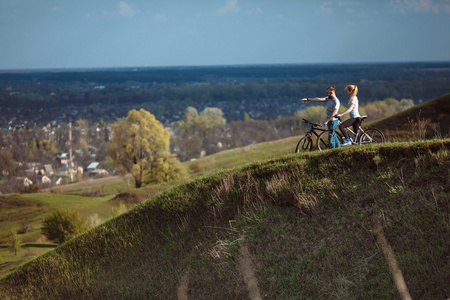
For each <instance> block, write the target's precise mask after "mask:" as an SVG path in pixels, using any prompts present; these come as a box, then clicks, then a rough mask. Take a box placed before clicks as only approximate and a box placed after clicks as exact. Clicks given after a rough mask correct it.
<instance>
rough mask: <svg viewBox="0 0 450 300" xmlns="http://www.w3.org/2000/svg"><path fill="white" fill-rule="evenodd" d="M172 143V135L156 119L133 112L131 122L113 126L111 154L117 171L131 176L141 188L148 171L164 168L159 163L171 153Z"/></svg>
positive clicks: (145, 114)
mask: <svg viewBox="0 0 450 300" xmlns="http://www.w3.org/2000/svg"><path fill="white" fill-rule="evenodd" d="M169 140H170V136H169V132H168V131H167V130H166V129H165V128H164V127H163V126H162V124H161V123H160V122H159V121H158V120H156V119H155V116H154V115H152V114H151V113H149V112H148V111H146V110H144V109H141V110H140V111H137V110H130V111H129V112H128V117H127V118H122V119H120V120H118V121H117V122H116V123H114V125H113V136H112V140H111V146H110V149H109V152H110V156H111V158H112V160H113V163H114V166H115V167H116V168H117V170H118V171H119V172H121V173H124V174H125V173H130V174H131V175H132V176H133V177H134V180H135V186H136V188H139V187H141V185H142V182H143V176H144V171H145V170H146V169H147V168H150V169H154V168H157V167H159V166H161V164H160V163H158V162H157V161H158V159H160V157H161V156H162V157H164V156H165V155H166V154H165V153H167V152H168V151H169ZM155 161H156V163H155Z"/></svg>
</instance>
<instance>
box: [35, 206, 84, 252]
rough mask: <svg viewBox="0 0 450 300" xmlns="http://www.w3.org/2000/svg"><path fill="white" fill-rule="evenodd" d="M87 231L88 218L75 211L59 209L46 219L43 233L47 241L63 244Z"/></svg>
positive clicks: (42, 229)
mask: <svg viewBox="0 0 450 300" xmlns="http://www.w3.org/2000/svg"><path fill="white" fill-rule="evenodd" d="M87 229H88V225H87V220H86V217H84V216H83V215H81V214H79V213H77V212H74V211H69V210H67V209H58V210H57V211H55V212H53V213H52V214H50V215H49V216H48V217H47V218H45V220H44V223H43V227H42V228H41V231H42V234H43V235H44V236H45V237H46V238H47V239H49V240H51V241H54V242H56V243H59V244H62V243H64V242H66V241H68V240H70V239H71V238H73V237H75V236H77V235H78V234H80V233H82V232H84V231H85V230H87Z"/></svg>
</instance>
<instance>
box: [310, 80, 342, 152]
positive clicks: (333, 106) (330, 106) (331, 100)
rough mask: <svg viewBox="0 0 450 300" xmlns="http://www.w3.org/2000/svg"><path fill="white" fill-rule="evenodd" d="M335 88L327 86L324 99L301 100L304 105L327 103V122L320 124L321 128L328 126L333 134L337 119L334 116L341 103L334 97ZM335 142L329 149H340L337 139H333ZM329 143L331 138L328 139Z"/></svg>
mask: <svg viewBox="0 0 450 300" xmlns="http://www.w3.org/2000/svg"><path fill="white" fill-rule="evenodd" d="M335 92H336V87H335V86H334V85H333V86H329V87H327V97H325V98H319V97H315V98H303V99H302V102H303V103H305V102H306V101H311V102H327V120H326V121H325V122H324V123H323V124H322V125H323V126H325V125H328V129H330V130H332V131H333V132H334V131H335V130H336V126H337V122H338V119H337V118H336V117H335V115H336V114H337V113H338V111H339V106H340V105H341V103H340V102H339V99H338V98H337V97H336V93H335ZM335 140H336V141H334V142H333V141H332V142H331V143H330V144H331V145H332V146H331V147H332V148H334V147H340V143H339V140H338V139H335ZM330 141H331V138H330Z"/></svg>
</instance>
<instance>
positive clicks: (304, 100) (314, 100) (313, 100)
mask: <svg viewBox="0 0 450 300" xmlns="http://www.w3.org/2000/svg"><path fill="white" fill-rule="evenodd" d="M326 100H327V98H319V97H315V98H303V99H302V102H303V103H305V102H306V101H311V102H325V101H326Z"/></svg>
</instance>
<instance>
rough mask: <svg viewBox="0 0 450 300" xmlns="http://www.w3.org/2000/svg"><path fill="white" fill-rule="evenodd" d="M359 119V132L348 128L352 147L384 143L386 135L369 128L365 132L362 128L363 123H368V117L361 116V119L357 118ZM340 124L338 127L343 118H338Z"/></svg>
mask: <svg viewBox="0 0 450 300" xmlns="http://www.w3.org/2000/svg"><path fill="white" fill-rule="evenodd" d="M357 119H358V120H359V122H358V126H357V131H356V133H355V132H354V131H353V130H351V129H350V127H347V128H346V130H347V133H348V136H349V138H350V142H351V143H352V145H364V144H372V143H375V144H377V143H384V142H385V139H384V134H383V133H382V132H381V131H380V130H378V129H375V128H368V129H366V130H364V129H363V128H362V127H361V124H362V123H363V122H365V121H366V119H367V116H361V117H357ZM338 120H339V123H338V125H339V124H340V123H341V122H342V120H341V118H338Z"/></svg>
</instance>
